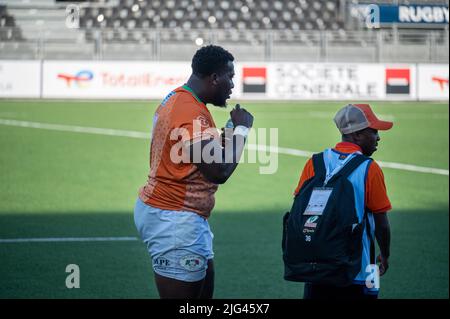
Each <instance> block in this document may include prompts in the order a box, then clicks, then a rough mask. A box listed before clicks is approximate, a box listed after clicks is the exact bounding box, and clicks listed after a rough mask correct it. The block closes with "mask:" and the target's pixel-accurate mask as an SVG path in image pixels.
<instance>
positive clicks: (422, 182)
mask: <svg viewBox="0 0 450 319" xmlns="http://www.w3.org/2000/svg"><path fill="white" fill-rule="evenodd" d="M157 104H158V102H156V101H152V102H143V101H139V102H100V101H91V102H81V101H77V102H73V101H64V102H62V101H32V100H30V101H8V100H0V169H1V171H0V238H1V239H13V238H48V237H52V238H53V237H56V238H58V237H123V236H127V237H135V236H137V232H136V230H135V227H134V222H133V207H134V202H135V199H136V195H137V190H138V188H139V187H140V186H141V185H143V184H144V183H145V181H146V176H147V173H148V148H149V139H137V138H130V137H120V136H108V135H100V134H86V133H76V132H67V131H61V130H47V129H36V128H25V127H18V126H11V125H5V124H4V123H5V122H4V121H3V124H1V120H7V119H12V120H18V121H29V122H39V123H48V124H61V125H72V126H73V125H74V126H82V127H96V128H111V129H118V130H131V131H141V132H150V130H151V123H152V115H153V112H154V109H155V107H156V106H157ZM242 104H243V105H244V106H245V107H246V108H247V109H248V110H249V111H250V112H252V113H253V114H254V116H255V127H259V128H263V127H265V128H268V127H274V128H278V129H279V131H278V137H279V143H278V144H279V146H280V147H284V148H292V149H298V150H306V151H312V152H318V151H321V150H323V149H324V148H326V147H330V146H334V144H335V143H336V142H338V140H339V134H338V132H337V130H336V128H335V126H334V123H333V121H332V118H333V116H334V114H335V113H336V111H337V110H338V108H340V107H341V106H343V105H345V102H320V103H307V102H290V103H284V102H283V103H282V102H280V103H277V102H273V103H269V102H264V103H263V102H247V103H242ZM371 104H372V105H373V108H374V110H375V111H376V112H377V113H378V114H379V115H380V117H381V118H383V119H389V120H393V121H394V122H395V125H394V128H393V129H392V130H391V131H388V132H381V141H380V146H379V151H378V152H377V153H375V154H374V156H373V157H374V159H375V160H378V161H382V162H395V163H401V164H410V165H415V166H420V167H430V168H438V169H444V170H447V171H448V160H449V138H448V132H449V106H448V104H445V103H441V104H438V103H415V102H408V103H381V102H374V103H371ZM210 109H211V111H212V114H213V117H214V118H215V121H216V124H217V125H218V126H220V125H223V124H224V123H225V122H226V120H227V118H228V111H226V110H223V109H218V108H214V107H210ZM305 161H306V158H305V157H298V156H293V155H286V154H279V156H278V170H277V172H276V173H275V174H273V175H261V174H259V166H258V165H257V164H249V163H243V164H241V165H240V166H239V167H238V169H237V170H236V172H235V174H234V175H233V176H232V177H231V178H230V180H229V181H228V182H227V183H226V184H225V185H222V186H221V187H220V188H219V190H218V192H217V196H216V207H215V209H214V211H213V213H212V216H211V218H210V224H211V228H212V230H213V232H214V234H215V239H214V251H215V266H216V289H215V297H216V298H300V297H301V296H302V288H303V286H302V284H299V283H292V282H287V281H284V280H283V263H282V259H281V243H280V240H281V218H282V215H283V214H284V213H285V212H286V211H287V210H289V209H290V206H291V204H292V192H293V190H294V189H295V187H296V185H297V182H298V178H299V175H300V172H301V169H302V167H303V165H304V163H305ZM384 174H385V178H386V184H387V188H388V193H389V196H390V199H391V202H392V205H393V207H394V208H393V210H392V211H391V212H390V213H389V216H390V221H391V229H392V248H391V254H392V255H391V258H390V269H389V271H388V273H387V274H386V275H385V276H384V277H382V281H381V294H380V297H381V298H448V297H449V293H448V285H449V276H448V274H449V269H448V255H449V236H448V234H449V205H448V199H449V197H448V196H449V177H448V174H447V175H442V174H433V173H421V172H415V171H408V170H403V169H392V168H384ZM68 264H77V265H78V266H79V267H80V273H81V282H80V284H81V287H80V289H67V288H66V286H65V280H66V276H68V273H66V272H65V269H66V266H67V265H68ZM157 297H158V295H157V292H156V289H155V287H154V284H153V275H152V270H151V263H150V259H149V257H148V255H147V252H146V248H145V246H144V244H143V243H141V242H140V241H122V242H120V241H110V242H31V243H30V242H25V243H5V242H3V243H2V242H0V298H157Z"/></svg>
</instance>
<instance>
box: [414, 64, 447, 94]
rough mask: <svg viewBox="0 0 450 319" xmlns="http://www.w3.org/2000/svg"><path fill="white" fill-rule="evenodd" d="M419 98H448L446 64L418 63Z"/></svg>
mask: <svg viewBox="0 0 450 319" xmlns="http://www.w3.org/2000/svg"><path fill="white" fill-rule="evenodd" d="M417 73H418V79H419V83H418V87H419V89H418V93H417V95H418V97H419V100H448V93H449V91H448V64H419V65H418V67H417Z"/></svg>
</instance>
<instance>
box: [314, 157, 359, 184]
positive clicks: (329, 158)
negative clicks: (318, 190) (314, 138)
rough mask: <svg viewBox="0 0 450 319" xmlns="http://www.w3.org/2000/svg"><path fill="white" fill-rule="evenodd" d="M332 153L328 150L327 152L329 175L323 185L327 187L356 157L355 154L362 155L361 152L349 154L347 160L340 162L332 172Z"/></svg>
mask: <svg viewBox="0 0 450 319" xmlns="http://www.w3.org/2000/svg"><path fill="white" fill-rule="evenodd" d="M331 152H332V150H330V149H328V150H327V152H326V153H327V154H326V155H327V157H328V161H327V163H326V164H327V172H328V173H327V175H326V176H325V181H324V183H323V186H324V187H325V185H327V183H328V182H329V181H330V179H331V178H332V177H333V176H334V175H336V174H337V173H338V172H339V171H340V170H341V169H342V168H343V167H344V166H345V164H347V163H348V162H349V161H350V160H351V159H352V158H353V157H354V156H355V154H360V152H355V153H352V154H349V155H348V156H347V158H346V159H345V160H343V161H340V162H339V163H338V164H337V166H336V167H335V168H334V169H333V170H331V163H332V155H331Z"/></svg>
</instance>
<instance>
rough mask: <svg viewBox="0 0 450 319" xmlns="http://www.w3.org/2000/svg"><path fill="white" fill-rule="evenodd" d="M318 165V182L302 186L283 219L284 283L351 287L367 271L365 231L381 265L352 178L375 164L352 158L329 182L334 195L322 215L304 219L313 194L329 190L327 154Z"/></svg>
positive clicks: (360, 157) (318, 158) (318, 159)
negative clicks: (363, 166) (360, 217)
mask: <svg viewBox="0 0 450 319" xmlns="http://www.w3.org/2000/svg"><path fill="white" fill-rule="evenodd" d="M312 160H313V165H314V177H312V178H311V179H309V180H307V181H306V182H305V183H304V184H303V185H302V187H301V189H300V191H299V192H298V194H297V195H296V197H295V199H294V204H293V205H292V209H291V211H290V212H287V213H286V214H285V215H284V217H283V239H282V249H283V261H284V279H285V280H289V281H299V282H309V283H314V284H327V285H334V286H338V287H344V286H348V285H351V284H352V282H353V279H354V278H355V277H356V275H357V274H358V273H359V272H360V270H361V256H362V235H363V229H364V228H363V227H364V226H365V227H367V230H366V231H367V234H368V235H369V238H370V246H371V247H370V255H371V257H370V259H371V263H372V264H374V262H375V246H374V242H373V239H372V236H371V233H370V225H369V222H368V217H367V209H366V210H365V212H364V218H363V220H362V222H361V223H359V221H358V216H357V213H356V208H355V198H354V191H353V185H352V183H351V182H350V181H349V180H348V179H347V177H348V176H349V175H350V174H351V173H352V172H353V171H354V170H355V169H356V168H357V167H358V166H359V165H361V164H362V163H363V162H365V161H366V160H371V159H370V158H368V157H366V156H364V155H360V154H356V155H355V156H354V157H353V158H352V159H350V160H349V161H348V162H347V163H346V164H345V165H344V166H343V167H342V168H341V170H340V171H338V172H337V173H336V174H335V175H334V176H333V177H332V178H331V179H330V180H329V181H328V183H327V185H326V189H328V190H329V191H331V194H330V195H329V198H328V202H327V204H326V206H325V208H324V209H323V212H322V214H321V215H304V212H305V210H306V208H307V206H308V204H309V202H310V198H311V194H312V192H313V190H314V189H315V188H320V189H324V188H323V187H324V181H325V175H326V169H325V164H324V159H323V153H319V154H314V155H313V158H312ZM331 189H332V190H331ZM309 212H310V210H308V213H309Z"/></svg>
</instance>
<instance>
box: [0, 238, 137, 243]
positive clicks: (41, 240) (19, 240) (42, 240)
mask: <svg viewBox="0 0 450 319" xmlns="http://www.w3.org/2000/svg"><path fill="white" fill-rule="evenodd" d="M136 240H138V238H137V237H65V238H64V237H63V238H10V239H9V238H8V239H1V238H0V244H9V243H55V242H92V241H136Z"/></svg>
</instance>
